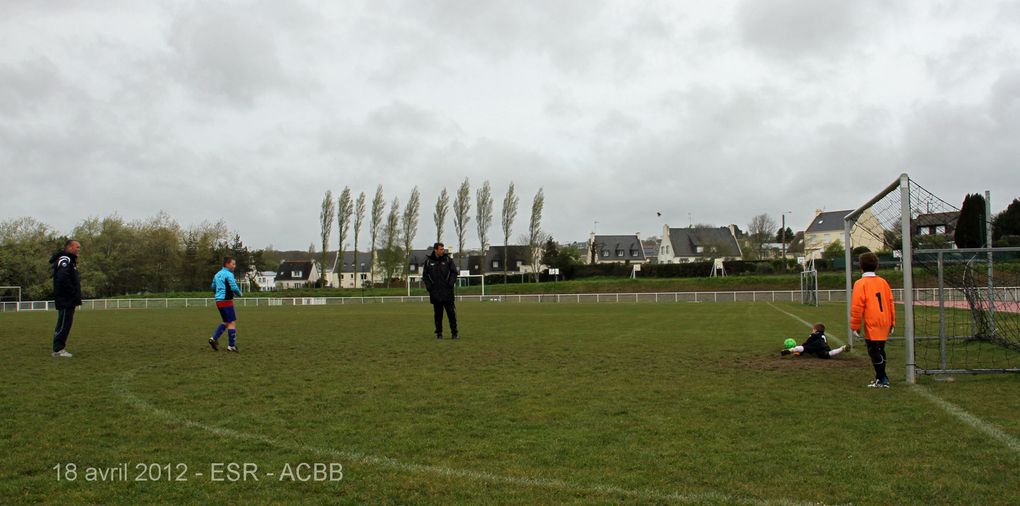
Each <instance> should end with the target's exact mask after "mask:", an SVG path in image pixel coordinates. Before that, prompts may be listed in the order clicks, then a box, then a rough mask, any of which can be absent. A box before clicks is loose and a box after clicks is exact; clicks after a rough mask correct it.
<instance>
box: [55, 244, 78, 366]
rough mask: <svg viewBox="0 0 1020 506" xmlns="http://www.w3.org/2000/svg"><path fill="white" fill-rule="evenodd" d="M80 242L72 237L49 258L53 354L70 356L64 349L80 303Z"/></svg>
mask: <svg viewBox="0 0 1020 506" xmlns="http://www.w3.org/2000/svg"><path fill="white" fill-rule="evenodd" d="M80 250H81V243H79V242H78V241H75V240H74V239H70V240H68V241H67V242H66V243H64V250H63V251H60V252H57V253H56V254H54V255H53V257H52V258H50V263H51V264H53V300H54V302H55V304H54V305H55V306H56V307H57V328H56V329H54V331H53V356H54V357H64V358H71V357H72V356H73V355H71V354H70V353H68V352H67V350H65V349H64V348H65V346H66V345H67V336H68V335H69V334H70V333H71V324H73V323H74V309H75V308H76V307H78V306H80V305H81V278H80V277H78V251H80Z"/></svg>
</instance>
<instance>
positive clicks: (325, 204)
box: [319, 190, 336, 285]
mask: <svg viewBox="0 0 1020 506" xmlns="http://www.w3.org/2000/svg"><path fill="white" fill-rule="evenodd" d="M334 218H336V201H334V200H333V191H332V190H326V195H325V196H324V197H323V198H322V210H321V211H320V212H319V225H320V226H321V228H320V231H321V232H322V237H321V238H322V256H321V258H320V260H319V266H320V267H319V282H320V285H322V284H324V283H325V279H326V256H327V255H328V254H329V238H330V236H332V235H333V219H334Z"/></svg>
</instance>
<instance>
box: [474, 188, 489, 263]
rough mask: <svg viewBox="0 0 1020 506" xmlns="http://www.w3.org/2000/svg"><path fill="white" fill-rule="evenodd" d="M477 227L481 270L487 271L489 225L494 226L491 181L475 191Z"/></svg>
mask: <svg viewBox="0 0 1020 506" xmlns="http://www.w3.org/2000/svg"><path fill="white" fill-rule="evenodd" d="M475 202H476V205H475V227H477V228H478V240H479V241H481V243H482V263H481V271H482V273H483V274H484V273H485V271H486V265H485V252H486V251H488V249H489V227H491V226H492V187H491V186H489V182H488V181H486V182H484V183H482V187H481V188H479V189H478V191H477V192H475Z"/></svg>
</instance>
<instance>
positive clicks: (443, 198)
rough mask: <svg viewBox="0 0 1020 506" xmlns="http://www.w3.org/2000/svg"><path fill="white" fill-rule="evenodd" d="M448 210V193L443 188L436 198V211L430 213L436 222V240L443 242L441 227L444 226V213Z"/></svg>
mask: <svg viewBox="0 0 1020 506" xmlns="http://www.w3.org/2000/svg"><path fill="white" fill-rule="evenodd" d="M449 212H450V193H449V192H447V191H446V188H443V191H442V192H440V193H439V198H438V199H436V211H435V212H434V213H432V220H433V221H435V222H436V242H443V227H445V226H446V215H447V214H449Z"/></svg>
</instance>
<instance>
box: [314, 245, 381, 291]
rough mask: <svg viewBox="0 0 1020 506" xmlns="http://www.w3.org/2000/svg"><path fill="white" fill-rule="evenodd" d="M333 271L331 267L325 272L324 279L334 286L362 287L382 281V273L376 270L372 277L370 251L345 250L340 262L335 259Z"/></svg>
mask: <svg viewBox="0 0 1020 506" xmlns="http://www.w3.org/2000/svg"><path fill="white" fill-rule="evenodd" d="M335 261H336V263H337V266H336V269H335V272H334V271H333V270H332V269H331V270H330V271H329V272H327V273H326V281H327V282H328V284H329V286H331V287H334V288H362V287H363V286H365V284H366V283H367V284H371V283H375V282H380V281H382V273H380V272H378V271H376V273H375V278H372V253H370V252H368V251H358V252H357V253H355V252H353V251H345V252H344V258H343V261H342V262H341V261H340V259H339V258H337V259H336V260H335ZM355 262H357V271H358V273H357V276H355V274H354V271H355Z"/></svg>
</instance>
